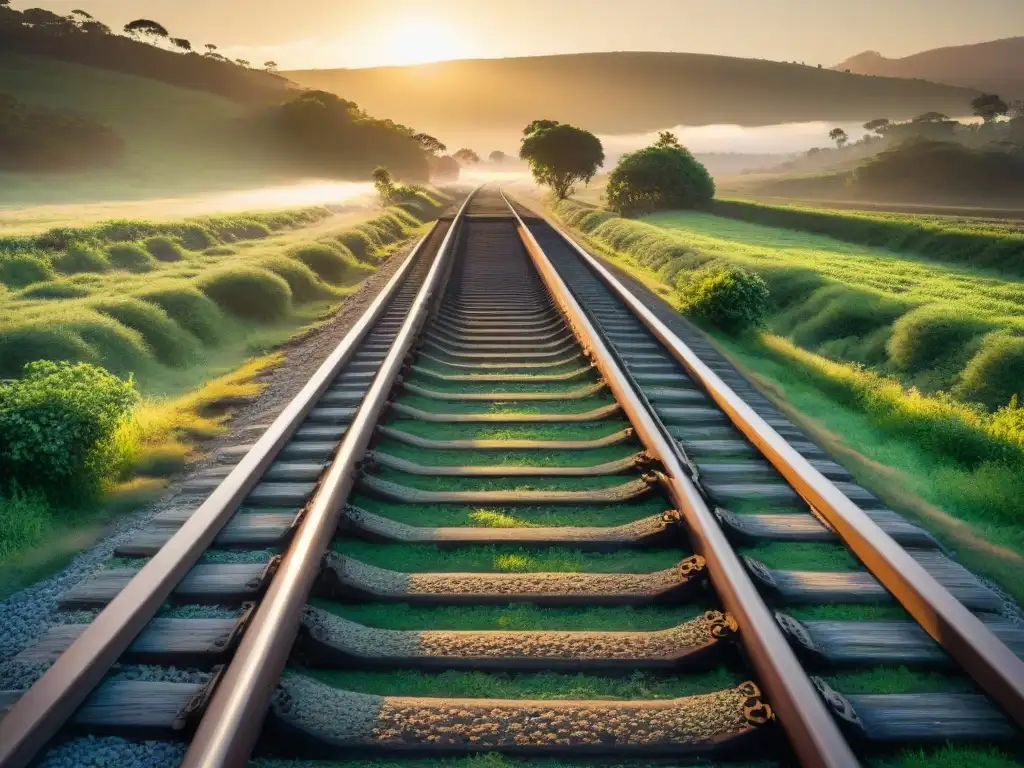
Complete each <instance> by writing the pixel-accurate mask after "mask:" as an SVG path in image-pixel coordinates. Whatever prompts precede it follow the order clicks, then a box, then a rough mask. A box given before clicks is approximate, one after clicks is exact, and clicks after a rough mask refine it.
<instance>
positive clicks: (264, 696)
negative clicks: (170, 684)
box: [182, 194, 473, 768]
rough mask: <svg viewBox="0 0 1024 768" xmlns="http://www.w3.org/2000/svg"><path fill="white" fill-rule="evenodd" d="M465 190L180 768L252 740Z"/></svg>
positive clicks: (438, 276) (238, 749)
mask: <svg viewBox="0 0 1024 768" xmlns="http://www.w3.org/2000/svg"><path fill="white" fill-rule="evenodd" d="M472 198H473V195H472V194H470V196H469V197H467V198H466V201H465V202H464V203H463V205H462V208H460V210H459V212H458V214H456V216H455V220H454V221H453V222H452V226H451V229H449V230H448V232H447V234H446V235H445V239H444V242H442V243H441V246H440V251H439V254H438V256H437V258H436V259H435V260H434V263H433V264H432V265H431V268H430V272H429V273H428V274H427V278H426V280H425V281H424V283H423V286H422V287H421V288H420V291H419V293H418V294H417V296H416V299H415V301H414V302H413V306H412V308H411V309H410V310H409V314H408V315H407V316H406V318H405V322H404V323H403V324H402V327H401V329H400V330H399V332H398V336H397V337H396V338H395V341H394V343H393V344H392V346H391V349H390V350H388V354H387V357H386V358H385V359H384V362H383V364H382V365H381V367H380V370H379V371H378V373H377V375H376V377H375V378H374V380H373V384H372V385H371V386H370V390H369V391H368V392H367V393H366V397H365V398H364V399H363V402H362V405H361V406H360V407H359V410H358V412H357V413H356V415H355V418H354V419H353V420H352V423H351V424H350V425H349V428H348V430H347V432H346V433H345V437H344V439H343V440H342V443H341V446H340V447H339V448H338V452H337V453H336V454H335V457H334V459H333V460H332V461H331V465H330V467H329V468H328V469H327V472H326V473H325V475H324V478H323V481H322V482H321V484H320V487H319V488H318V489H317V492H316V495H315V496H314V497H313V499H312V501H311V502H310V504H309V506H308V510H307V513H306V515H305V517H304V518H303V520H302V523H301V525H300V527H299V529H298V531H297V532H296V534H295V538H294V539H293V541H292V543H291V545H290V546H289V547H288V551H287V553H286V554H285V556H284V559H283V560H282V561H281V565H280V567H279V568H278V571H277V574H276V575H275V576H274V580H273V582H271V584H270V588H269V589H268V590H267V594H266V595H265V596H264V598H263V600H262V601H260V605H259V607H258V608H257V609H256V614H255V615H254V617H253V619H252V623H251V624H250V625H249V627H248V629H247V630H246V632H245V635H244V637H243V638H242V642H241V643H240V644H239V646H238V650H237V651H236V652H235V655H234V657H233V658H232V660H231V663H230V664H229V665H228V668H227V671H226V672H225V673H224V677H223V678H222V679H221V681H220V682H219V684H218V685H217V689H216V690H215V691H214V694H213V698H212V699H211V700H210V704H209V706H208V707H207V709H206V712H205V713H204V715H203V719H202V720H201V721H200V724H199V728H198V729H197V731H196V734H195V737H194V738H193V739H192V743H191V745H190V746H189V749H188V752H186V754H185V758H184V760H183V761H182V767H183V768H196V767H197V766H202V767H203V768H214V766H238V765H244V764H245V762H246V760H247V759H248V757H249V753H250V752H251V751H252V748H253V746H254V745H255V744H256V740H257V739H258V738H259V734H260V725H261V724H262V722H263V719H264V718H265V717H266V713H267V706H268V704H269V701H270V696H271V693H272V692H273V690H274V686H275V685H277V682H278V680H279V679H280V677H281V673H282V672H283V671H284V667H285V664H286V663H287V661H288V654H289V652H290V651H291V647H292V644H293V643H294V641H295V637H296V635H297V634H298V631H299V622H300V620H301V617H302V611H303V609H304V608H305V605H306V600H307V598H308V597H309V592H310V590H311V589H312V586H313V582H314V580H315V579H316V577H317V575H318V574H319V572H320V559H321V557H322V555H323V553H324V552H326V551H327V548H328V546H329V545H330V542H331V539H332V538H333V536H334V533H335V531H336V530H337V528H338V519H339V517H340V515H341V510H342V507H343V506H344V503H345V500H346V499H347V498H348V495H349V493H350V492H351V490H352V487H353V486H354V485H355V480H356V471H355V470H356V465H357V464H358V463H359V462H360V461H361V460H362V459H363V457H364V456H365V455H366V449H367V447H368V446H369V443H370V439H371V437H372V436H373V429H374V427H375V426H376V423H377V421H378V420H379V418H380V416H381V414H382V413H383V411H384V409H385V408H386V406H387V399H388V394H389V393H390V391H391V388H392V386H393V384H394V380H395V377H396V376H397V375H398V373H399V372H400V370H401V368H402V366H403V364H404V362H405V358H406V355H407V354H408V352H409V350H410V349H411V347H412V345H413V343H414V342H415V340H416V337H417V335H418V334H419V331H420V329H421V327H422V326H423V323H424V321H425V320H426V318H427V316H428V314H429V313H430V311H431V306H432V303H433V299H434V298H435V296H436V294H437V293H438V289H439V288H440V287H443V277H444V276H445V275H446V274H447V272H448V262H450V261H451V256H450V254H451V251H452V250H453V248H452V244H453V243H454V242H455V238H456V236H457V233H458V229H459V224H460V220H461V218H462V214H463V212H464V211H465V209H466V206H467V205H468V204H469V201H470V200H472Z"/></svg>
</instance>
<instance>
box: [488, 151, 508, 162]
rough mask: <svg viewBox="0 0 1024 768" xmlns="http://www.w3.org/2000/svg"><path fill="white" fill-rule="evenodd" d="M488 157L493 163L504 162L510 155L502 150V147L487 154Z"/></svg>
mask: <svg viewBox="0 0 1024 768" xmlns="http://www.w3.org/2000/svg"><path fill="white" fill-rule="evenodd" d="M487 159H488V160H490V161H491V162H492V163H504V162H505V161H506V160H508V155H506V154H505V153H504V152H502V151H501V150H500V149H496V150H494V151H493V152H491V154H489V155H488V156H487Z"/></svg>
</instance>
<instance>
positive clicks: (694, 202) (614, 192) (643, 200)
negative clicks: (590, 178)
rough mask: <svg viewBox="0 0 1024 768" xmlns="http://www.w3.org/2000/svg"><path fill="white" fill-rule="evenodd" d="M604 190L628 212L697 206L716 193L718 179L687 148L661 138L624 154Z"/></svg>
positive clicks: (612, 204)
mask: <svg viewBox="0 0 1024 768" xmlns="http://www.w3.org/2000/svg"><path fill="white" fill-rule="evenodd" d="M670 135H671V134H670ZM673 138H675V137H673ZM605 194H606V195H607V197H608V203H609V205H611V207H613V208H615V209H616V210H618V211H620V212H622V213H626V214H636V213H646V212H649V211H656V210H665V209H677V208H696V207H698V206H701V205H704V204H705V203H707V202H708V201H710V200H711V198H712V197H714V195H715V182H714V181H713V180H712V179H711V174H709V173H708V170H707V168H705V167H704V166H703V165H702V164H701V163H700V162H698V161H697V159H696V158H695V157H694V156H693V155H692V154H690V151H689V150H688V149H686V148H685V147H682V146H680V145H679V144H678V143H675V144H672V143H669V142H667V141H665V142H663V141H662V140H661V138H659V140H658V142H657V143H656V144H654V145H653V146H650V147H645V148H644V149H640V150H637V151H636V152H631V153H629V154H628V155H623V157H622V159H621V160H619V164H618V165H617V166H616V167H615V170H614V171H612V172H611V175H610V176H609V177H608V188H607V190H606V193H605Z"/></svg>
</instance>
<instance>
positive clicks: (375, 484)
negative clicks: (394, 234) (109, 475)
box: [0, 189, 1024, 767]
mask: <svg viewBox="0 0 1024 768" xmlns="http://www.w3.org/2000/svg"><path fill="white" fill-rule="evenodd" d="M253 437H255V438H256V439H255V442H252V443H247V442H245V436H243V435H240V436H239V444H238V445H237V446H236V447H233V448H230V449H227V450H225V451H223V452H222V454H221V455H220V457H219V458H220V459H221V463H220V464H219V465H218V466H217V467H215V468H214V469H212V470H208V471H206V472H205V473H204V474H203V475H202V476H200V477H199V478H198V479H196V480H194V481H192V482H191V483H190V484H189V485H188V486H186V488H185V491H184V492H183V496H182V499H181V504H180V505H179V506H177V507H173V508H172V509H171V510H170V511H168V512H165V513H162V514H161V515H158V516H157V518H155V519H154V520H153V522H152V524H151V526H150V527H149V528H148V529H146V530H144V531H143V532H142V533H140V534H139V535H138V536H136V538H134V539H133V540H131V541H129V542H127V543H126V544H124V545H123V546H121V547H120V548H119V549H118V551H117V553H116V554H117V555H118V558H119V559H118V561H117V562H116V563H114V564H113V565H112V567H109V568H107V569H105V570H101V571H99V572H97V573H96V574H94V576H93V577H91V578H90V579H88V580H86V581H85V582H83V583H81V584H79V585H78V586H76V587H75V588H73V589H72V590H71V591H69V592H68V593H67V594H66V595H65V597H64V603H63V606H64V607H65V608H67V609H78V610H83V609H84V610H96V611H98V613H97V614H96V616H95V618H94V619H93V620H92V621H91V622H90V623H69V624H58V625H55V626H54V627H53V628H51V630H50V631H49V632H48V633H47V634H46V635H44V636H43V637H42V638H41V639H40V641H39V642H38V644H37V645H35V646H33V647H30V648H28V649H26V650H25V651H24V652H22V654H21V655H20V656H19V657H18V658H17V659H16V660H15V661H16V662H18V661H20V662H23V663H50V662H52V666H50V667H49V669H48V671H47V672H46V673H45V674H43V676H42V677H41V678H40V679H39V680H38V682H37V683H36V684H35V685H34V686H33V687H32V688H31V689H29V690H28V691H27V692H24V694H23V695H22V692H7V693H3V694H0V696H3V700H4V704H5V706H10V709H9V711H8V712H7V714H6V716H5V717H4V719H3V720H2V721H0V766H4V767H6V766H21V765H26V764H28V763H29V762H31V760H33V759H34V757H35V756H36V755H37V754H38V753H39V752H40V751H41V750H42V749H43V748H44V747H45V746H46V745H47V744H49V743H51V742H53V740H55V739H58V738H68V737H73V736H74V735H75V734H81V733H95V734H100V733H113V734H117V735H122V736H126V737H130V738H163V739H176V740H178V741H182V742H185V743H187V744H188V749H187V752H186V754H185V758H184V762H183V765H186V766H211V767H212V766H236V765H243V764H244V763H245V762H246V760H247V759H248V758H249V756H250V754H260V755H264V756H267V757H268V758H273V759H276V760H280V761H282V764H285V765H286V764H287V763H288V761H290V760H294V759H298V758H314V759H316V758H320V759H342V758H345V757H349V756H358V755H372V756H377V757H382V756H387V757H389V758H390V759H391V760H395V761H401V760H402V759H404V758H405V757H408V756H413V755H416V756H422V755H435V754H436V755H460V754H471V753H477V752H488V751H499V752H504V753H507V754H510V755H521V756H531V755H542V754H550V755H558V756H560V757H561V758H562V759H581V760H582V759H586V758H593V757H600V758H622V759H626V758H632V757H638V758H639V757H642V758H650V759H655V758H666V759H672V760H689V759H697V758H709V759H714V760H752V759H758V760H764V759H768V760H776V761H778V762H781V763H789V762H793V761H796V762H799V763H800V764H803V765H823V766H825V765H827V766H849V765H856V764H857V761H858V758H859V757H863V756H864V755H867V754H870V753H872V752H874V751H877V750H884V749H888V748H891V747H893V746H900V745H906V744H910V745H919V744H925V743H929V742H936V743H943V742H945V741H947V740H950V741H954V742H959V741H961V740H964V741H971V740H973V741H983V742H1000V743H1005V744H1006V745H1007V747H1008V748H1009V749H1019V748H1020V741H1019V733H1020V732H1019V726H1020V724H1021V722H1022V721H1024V664H1022V662H1021V661H1020V659H1019V658H1018V655H1017V654H1020V653H1022V652H1024V627H1022V626H1021V624H1020V623H1019V622H1015V621H1013V620H1012V618H1011V617H1010V616H1008V611H1009V609H1008V608H1007V606H1006V604H1005V601H1004V599H1003V597H1001V596H1000V595H999V594H997V593H996V592H995V591H994V590H993V589H992V588H990V587H989V586H988V585H986V584H985V583H984V582H982V581H981V580H979V579H977V578H976V577H974V576H973V575H972V574H971V573H969V572H968V571H966V570H965V569H964V568H963V567H961V566H960V565H958V564H957V563H956V562H955V561H954V560H953V559H951V558H950V557H949V555H948V554H947V553H946V552H944V551H943V550H942V548H941V547H940V546H939V545H938V543H937V542H936V541H935V540H934V539H933V538H932V537H931V536H930V535H929V534H928V533H927V532H926V531H924V530H923V529H921V528H919V527H918V526H916V525H914V524H913V523H911V522H909V521H907V520H905V519H904V518H902V517H900V516H899V515H898V514H897V513H895V512H893V511H892V510H890V509H887V508H886V507H885V506H884V505H883V504H882V503H881V502H880V501H879V500H878V499H877V498H875V497H874V496H873V495H872V494H871V493H869V492H868V491H867V490H865V489H864V488H862V487H861V486H859V485H857V484H856V483H855V482H854V480H853V478H852V477H851V476H850V475H849V473H848V472H846V470H844V469H843V468H842V467H841V466H840V465H839V464H837V463H835V462H834V461H832V460H831V459H829V458H828V457H827V456H826V455H825V453H824V452H823V451H822V450H821V448H820V447H818V446H817V445H815V444H814V443H812V442H810V441H809V440H808V439H807V438H806V437H805V436H804V435H803V434H801V433H800V432H799V431H798V430H797V429H796V428H795V427H794V426H793V425H792V424H791V423H790V422H789V421H788V420H787V419H786V418H784V417H783V416H782V415H781V414H780V413H779V412H778V411H777V410H776V409H775V408H774V406H773V405H772V404H771V403H770V401H768V400H767V399H766V398H765V397H763V396H762V395H761V394H759V393H758V392H757V390H756V389H754V387H752V386H751V385H750V384H749V383H748V382H747V381H746V380H745V379H743V377H742V376H740V375H739V374H738V373H737V372H736V371H735V370H734V369H733V368H732V366H731V365H730V364H729V363H728V362H727V361H726V360H725V359H724V358H723V357H722V355H721V354H720V353H719V352H718V351H717V350H716V348H715V347H714V346H713V345H711V344H710V343H709V342H708V341H707V340H706V339H705V338H704V337H703V336H702V335H701V334H700V333H699V332H698V331H696V330H694V329H693V328H692V327H690V326H689V325H688V324H686V323H685V321H682V320H680V319H678V318H671V317H667V316H665V315H664V314H663V313H659V312H656V311H652V309H650V308H648V307H647V306H645V305H644V304H643V303H642V302H641V301H640V300H639V299H637V298H636V297H635V296H634V295H633V294H632V293H631V292H630V291H629V290H628V289H627V288H626V287H625V286H624V285H623V283H622V282H621V281H620V280H619V279H618V278H617V277H616V276H615V275H614V274H612V273H611V272H610V271H609V270H608V269H607V268H606V267H604V266H603V265H602V264H601V263H600V262H598V261H597V260H596V259H594V258H593V257H592V256H590V255H589V254H587V253H586V252H585V251H584V250H582V249H581V248H580V247H579V246H578V245H576V244H575V243H574V242H573V241H572V240H571V239H569V238H567V237H566V236H564V235H563V234H562V233H560V232H559V231H558V230H557V229H556V228H555V226H554V225H553V224H552V223H551V222H549V221H547V220H545V219H544V218H543V217H540V216H538V215H536V214H534V213H533V212H531V211H529V210H527V209H526V208H524V207H522V206H520V205H518V204H515V203H509V202H508V201H507V200H506V199H505V198H504V197H503V196H502V195H501V194H500V193H498V192H496V191H494V190H490V189H483V190H479V191H477V192H476V193H474V194H473V195H471V196H470V198H469V199H468V200H467V202H466V203H465V204H464V205H463V206H462V208H461V209H460V210H459V212H458V213H457V214H455V215H454V216H448V217H444V218H442V219H441V220H440V221H439V222H438V223H437V224H436V225H435V226H434V228H433V229H432V230H431V232H430V233H428V235H426V236H425V237H424V238H423V240H422V241H421V242H420V243H419V244H418V245H417V246H416V247H415V249H414V250H413V251H412V253H411V254H410V255H409V256H408V257H407V258H406V261H405V262H404V263H403V264H402V266H401V267H400V268H399V270H398V271H397V272H396V273H395V275H394V277H393V278H392V280H391V281H390V282H389V283H388V285H387V286H386V287H385V289H384V290H383V291H382V293H381V295H380V296H379V297H378V298H377V300H375V302H374V303H373V305H371V307H370V308H369V309H368V310H367V312H366V314H365V315H364V317H363V318H362V319H361V320H360V321H359V322H358V323H357V324H356V326H355V327H354V328H353V329H352V330H351V331H350V332H349V334H348V335H347V336H346V338H345V339H344V340H343V341H342V342H341V343H340V344H339V346H338V347H337V349H336V350H335V351H334V352H333V353H332V355H331V356H330V357H329V358H328V359H327V360H326V361H325V362H324V363H323V365H322V366H321V368H320V369H319V370H318V372H317V373H316V374H315V375H314V377H313V378H312V379H311V380H310V381H309V383H308V384H307V385H306V387H305V388H304V389H303V390H302V392H300V393H299V394H298V395H297V396H296V398H295V399H294V400H293V401H292V403H291V404H289V405H288V406H287V407H286V408H285V410H284V411H282V413H281V414H280V416H279V417H278V418H277V419H276V420H275V421H274V422H273V423H272V424H271V425H269V426H267V427H266V429H265V430H264V431H262V433H261V434H257V435H254V436H253ZM250 439H252V438H250ZM197 500H198V501H199V503H198V504H197V503H195V502H196V501H197ZM808 551H815V552H818V553H819V554H820V553H822V552H824V553H826V554H827V556H828V557H829V558H831V560H828V562H835V563H839V564H840V565H838V566H836V567H835V568H833V569H832V570H822V569H821V568H820V567H819V568H805V569H801V568H799V567H798V566H799V561H800V558H801V557H802V556H803V555H804V554H806V553H807V552H808ZM790 560H793V562H792V563H791V562H790ZM132 665H147V669H148V670H150V671H149V672H148V673H147V674H148V677H147V678H146V679H139V677H138V676H137V675H136V676H132V675H125V674H122V673H121V672H119V671H118V670H122V669H124V668H126V667H131V666H132ZM172 667H174V668H177V669H179V670H180V669H188V670H192V671H194V674H193V675H192V677H190V678H189V679H188V681H182V680H181V679H179V678H175V677H174V676H173V675H171V674H167V675H166V676H164V677H161V673H160V672H159V670H160V669H163V668H167V669H170V668H172ZM892 667H909V668H921V669H934V670H937V671H939V672H941V673H944V674H949V675H951V676H956V677H958V678H963V679H965V680H966V681H967V682H968V683H969V688H967V689H963V688H958V689H956V692H929V693H891V694H863V693H844V691H843V690H842V686H841V685H839V684H836V685H835V686H834V685H832V684H830V682H829V679H830V677H832V676H834V675H835V674H836V673H838V672H840V671H843V672H846V673H850V672H854V673H856V672H870V671H872V670H877V669H885V668H892ZM153 668H156V669H157V670H158V671H157V672H156V673H155V674H154V673H153V672H152V669H153ZM438 673H446V674H438ZM409 674H413V675H414V677H409ZM400 675H405V677H400ZM637 675H641V677H640V678H637V677H636V676H637ZM631 676H632V677H631ZM832 679H838V680H842V679H844V678H843V677H842V676H840V677H838V678H835V677H832ZM624 680H639V681H640V682H638V683H637V685H635V686H633V687H632V688H629V686H626V685H625V683H624V682H623V681H624ZM410 681H412V682H410ZM581 681H582V682H581ZM346 685H348V686H349V687H346ZM410 685H412V686H413V687H414V688H415V689H416V690H415V691H414V692H413V693H409V692H408V691H409V690H411V689H410V688H409V686H410ZM578 685H583V686H584V687H585V688H586V687H587V686H590V688H589V689H588V690H591V691H597V692H598V693H597V694H595V693H591V694H590V695H587V696H578V695H577V696H574V695H572V691H573V690H574V688H575V687H576V686H578ZM367 688H370V689H372V690H366V689H367ZM627 688H628V689H629V694H628V695H623V694H622V693H619V694H618V695H615V694H614V693H612V694H601V693H600V692H601V691H603V690H608V691H613V692H615V691H623V690H626V689H627ZM470 689H472V691H474V692H475V691H477V690H482V691H483V692H484V693H485V694H489V693H490V692H491V691H492V690H493V691H498V693H499V695H494V696H489V695H487V696H480V695H475V696H473V697H469V696H467V695H465V691H467V690H470ZM503 691H504V692H509V691H511V692H512V693H514V694H516V695H515V696H508V695H505V696H501V695H500V693H501V692H503Z"/></svg>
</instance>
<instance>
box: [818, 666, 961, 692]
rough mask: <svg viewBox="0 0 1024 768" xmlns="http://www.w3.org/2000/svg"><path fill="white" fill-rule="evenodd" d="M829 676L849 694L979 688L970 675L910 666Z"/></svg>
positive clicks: (876, 668) (838, 689)
mask: <svg viewBox="0 0 1024 768" xmlns="http://www.w3.org/2000/svg"><path fill="white" fill-rule="evenodd" d="M825 680H826V681H827V682H828V684H829V685H831V686H832V687H833V688H835V689H836V690H837V691H840V692H842V693H845V694H861V693H872V694H885V693H974V692H975V691H976V690H977V689H976V688H975V687H974V685H973V684H972V683H971V680H970V678H967V677H963V676H960V675H950V674H946V673H944V672H924V671H921V670H911V669H907V668H906V667H874V668H872V669H870V670H866V671H861V672H844V673H842V674H833V675H825Z"/></svg>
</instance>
